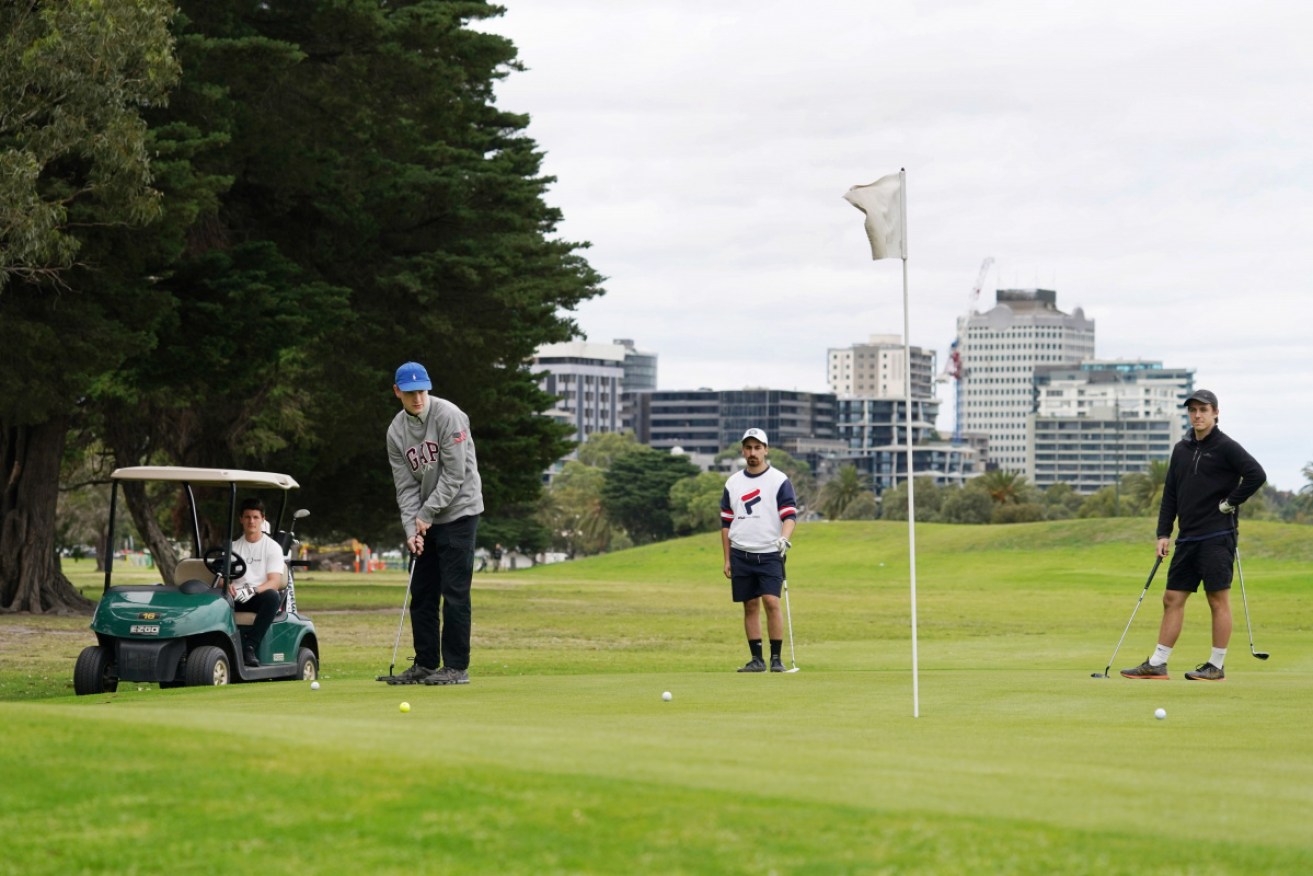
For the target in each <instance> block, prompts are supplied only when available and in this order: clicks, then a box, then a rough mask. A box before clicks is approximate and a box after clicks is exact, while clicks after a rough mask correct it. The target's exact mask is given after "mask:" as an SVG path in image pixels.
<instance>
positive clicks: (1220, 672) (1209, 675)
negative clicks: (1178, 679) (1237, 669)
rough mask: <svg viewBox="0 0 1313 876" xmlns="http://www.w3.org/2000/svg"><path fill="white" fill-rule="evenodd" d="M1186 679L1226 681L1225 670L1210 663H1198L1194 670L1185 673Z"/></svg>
mask: <svg viewBox="0 0 1313 876" xmlns="http://www.w3.org/2000/svg"><path fill="white" fill-rule="evenodd" d="M1185 678H1186V681H1226V671H1225V670H1224V669H1222V667H1220V666H1214V665H1213V664H1211V663H1200V664H1199V666H1198V667H1196V668H1195V671H1194V672H1187V673H1186V674H1185Z"/></svg>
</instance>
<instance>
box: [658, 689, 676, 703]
mask: <svg viewBox="0 0 1313 876" xmlns="http://www.w3.org/2000/svg"><path fill="white" fill-rule="evenodd" d="M661 699H663V700H665V701H666V702H670V701H671V700H672V699H674V697H673V696H672V695H671V693H670V691H666V692H665V693H663V694H662V695H661Z"/></svg>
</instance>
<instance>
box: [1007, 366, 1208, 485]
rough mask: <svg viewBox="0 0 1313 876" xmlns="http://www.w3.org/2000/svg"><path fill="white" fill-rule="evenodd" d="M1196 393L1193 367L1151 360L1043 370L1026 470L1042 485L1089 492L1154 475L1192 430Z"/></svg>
mask: <svg viewBox="0 0 1313 876" xmlns="http://www.w3.org/2000/svg"><path fill="white" fill-rule="evenodd" d="M1193 391H1194V371H1193V370H1192V369H1187V368H1164V367H1163V366H1162V363H1161V362H1155V361H1149V360H1115V361H1100V360H1089V361H1086V362H1081V363H1080V364H1079V365H1076V366H1041V367H1039V368H1037V369H1036V373H1035V403H1034V411H1033V412H1032V413H1031V415H1030V417H1029V420H1028V422H1027V460H1026V467H1025V469H1023V471H1024V472H1025V474H1026V477H1027V479H1028V480H1030V481H1031V483H1033V484H1035V486H1037V487H1040V488H1044V487H1049V486H1052V485H1053V484H1056V483H1066V484H1070V485H1071V486H1072V488H1073V489H1075V490H1076V492H1078V493H1084V494H1089V493H1093V492H1095V491H1097V490H1099V489H1101V488H1102V487H1106V486H1113V485H1116V484H1117V483H1119V482H1120V481H1121V479H1122V478H1123V477H1125V476H1126V475H1127V474H1130V473H1132V472H1143V471H1147V470H1148V469H1149V466H1150V465H1151V464H1152V463H1153V462H1154V461H1155V460H1161V461H1166V460H1167V459H1168V458H1170V456H1171V453H1172V446H1173V445H1174V444H1175V443H1176V442H1177V441H1178V440H1180V438H1181V436H1182V435H1184V434H1185V431H1186V429H1188V428H1189V418H1188V416H1187V415H1186V413H1185V408H1184V403H1185V400H1186V399H1187V398H1189V397H1190V393H1192V392H1193Z"/></svg>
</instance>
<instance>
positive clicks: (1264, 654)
mask: <svg viewBox="0 0 1313 876" xmlns="http://www.w3.org/2000/svg"><path fill="white" fill-rule="evenodd" d="M1254 656H1255V657H1257V658H1258V659H1259V660H1266V659H1267V658H1269V657H1271V656H1272V655H1271V654H1269V653H1267V652H1266V651H1255V652H1254Z"/></svg>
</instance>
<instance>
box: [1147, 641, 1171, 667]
mask: <svg viewBox="0 0 1313 876" xmlns="http://www.w3.org/2000/svg"><path fill="white" fill-rule="evenodd" d="M1171 656H1172V649H1171V648H1168V647H1167V646H1166V645H1159V646H1158V647H1156V648H1154V649H1153V656H1152V657H1150V658H1149V665H1150V666H1165V665H1166V664H1167V658H1168V657H1171Z"/></svg>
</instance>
